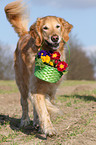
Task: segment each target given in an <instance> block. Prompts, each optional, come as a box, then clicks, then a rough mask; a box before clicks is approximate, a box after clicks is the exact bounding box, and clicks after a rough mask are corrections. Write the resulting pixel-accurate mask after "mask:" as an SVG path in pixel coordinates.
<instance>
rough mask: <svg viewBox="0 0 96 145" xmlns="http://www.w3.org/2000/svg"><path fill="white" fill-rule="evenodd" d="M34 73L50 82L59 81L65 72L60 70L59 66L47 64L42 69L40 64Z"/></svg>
mask: <svg viewBox="0 0 96 145" xmlns="http://www.w3.org/2000/svg"><path fill="white" fill-rule="evenodd" d="M34 75H35V76H36V77H37V78H39V79H41V80H44V81H47V82H50V83H56V82H57V81H59V79H60V78H61V76H62V75H63V73H62V72H59V71H58V70H57V68H54V67H51V66H49V65H45V67H44V68H42V69H41V68H40V67H39V66H36V65H35V73H34Z"/></svg>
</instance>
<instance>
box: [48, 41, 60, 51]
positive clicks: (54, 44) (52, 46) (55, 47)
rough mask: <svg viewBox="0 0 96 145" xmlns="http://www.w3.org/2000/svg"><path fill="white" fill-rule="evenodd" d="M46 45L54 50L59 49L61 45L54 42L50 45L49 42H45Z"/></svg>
mask: <svg viewBox="0 0 96 145" xmlns="http://www.w3.org/2000/svg"><path fill="white" fill-rule="evenodd" d="M45 43H46V44H47V45H48V46H49V47H50V48H52V49H53V50H56V49H58V48H59V43H58V42H54V43H49V42H48V41H47V40H45Z"/></svg>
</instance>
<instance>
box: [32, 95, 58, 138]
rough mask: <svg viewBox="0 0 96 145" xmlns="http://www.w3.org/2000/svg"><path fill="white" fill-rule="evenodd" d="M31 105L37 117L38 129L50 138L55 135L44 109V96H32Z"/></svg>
mask: <svg viewBox="0 0 96 145" xmlns="http://www.w3.org/2000/svg"><path fill="white" fill-rule="evenodd" d="M33 103H34V106H35V109H36V112H37V114H38V117H39V123H40V127H41V129H42V130H43V132H44V133H45V135H49V136H52V135H54V134H56V132H55V129H54V128H53V125H52V123H51V120H50V116H49V113H48V111H47V108H46V104H45V95H43V94H34V95H33Z"/></svg>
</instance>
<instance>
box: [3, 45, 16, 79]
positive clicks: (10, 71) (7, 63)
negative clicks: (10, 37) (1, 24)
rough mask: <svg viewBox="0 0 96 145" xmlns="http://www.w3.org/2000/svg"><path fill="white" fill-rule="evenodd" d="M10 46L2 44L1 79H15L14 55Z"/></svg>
mask: <svg viewBox="0 0 96 145" xmlns="http://www.w3.org/2000/svg"><path fill="white" fill-rule="evenodd" d="M10 52H12V51H11V49H10V47H9V46H7V45H6V46H5V45H2V44H1V43H0V79H1V80H11V79H14V68H13V55H12V54H11V53H10Z"/></svg>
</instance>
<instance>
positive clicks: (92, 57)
mask: <svg viewBox="0 0 96 145" xmlns="http://www.w3.org/2000/svg"><path fill="white" fill-rule="evenodd" d="M89 58H90V61H91V64H92V65H93V69H94V77H95V79H96V50H94V51H93V52H91V53H90V56H89Z"/></svg>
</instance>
